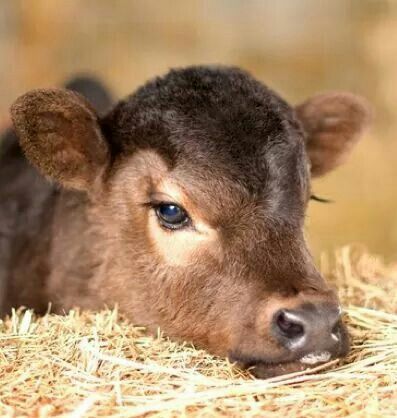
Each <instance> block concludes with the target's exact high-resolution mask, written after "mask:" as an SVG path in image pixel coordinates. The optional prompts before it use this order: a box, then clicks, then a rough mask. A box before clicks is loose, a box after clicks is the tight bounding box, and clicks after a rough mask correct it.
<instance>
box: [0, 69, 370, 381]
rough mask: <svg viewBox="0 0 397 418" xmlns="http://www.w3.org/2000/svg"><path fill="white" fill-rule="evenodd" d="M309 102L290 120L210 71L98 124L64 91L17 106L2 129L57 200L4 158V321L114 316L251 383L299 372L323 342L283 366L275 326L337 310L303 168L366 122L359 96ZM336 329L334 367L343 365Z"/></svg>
mask: <svg viewBox="0 0 397 418" xmlns="http://www.w3.org/2000/svg"><path fill="white" fill-rule="evenodd" d="M313 100H314V101H308V102H307V103H306V104H303V105H301V106H299V107H298V109H297V115H298V117H299V119H297V117H296V115H295V113H294V111H293V109H291V108H290V107H289V106H288V105H287V104H286V103H285V102H283V101H282V100H281V99H280V98H279V97H278V96H277V95H275V93H273V92H271V91H270V90H268V89H266V88H265V87H264V86H263V85H261V84H260V83H259V82H257V81H256V80H254V79H252V78H251V77H250V76H249V75H247V74H246V73H244V72H241V71H240V70H237V69H227V68H220V69H216V68H215V69H211V68H209V69H208V68H205V67H203V68H200V67H198V68H192V69H186V70H180V71H179V72H178V71H175V72H171V73H170V75H168V76H167V77H165V78H164V79H158V80H155V81H154V82H152V83H149V84H148V85H147V86H146V87H144V88H143V89H141V90H139V91H138V92H137V93H136V94H135V95H133V96H131V97H130V98H128V99H127V100H125V101H124V102H121V103H120V104H119V105H117V106H116V107H115V108H114V109H113V111H111V112H110V113H109V114H108V115H106V116H105V117H103V118H99V117H98V116H96V114H95V112H94V110H93V108H92V107H91V105H89V104H88V103H87V102H86V100H85V99H83V98H82V97H81V96H79V95H78V94H76V93H72V92H69V91H65V90H56V89H52V90H36V91H33V92H30V93H27V94H26V95H24V96H22V97H21V98H19V99H18V100H17V101H16V103H15V104H14V105H13V107H12V117H13V121H14V125H15V129H16V132H17V134H18V137H19V141H20V144H21V146H22V148H23V151H24V152H25V154H26V157H27V159H28V160H29V161H31V162H32V163H33V164H34V165H35V166H36V167H37V168H38V169H39V170H40V172H41V173H42V174H44V175H45V176H47V177H49V178H51V179H54V180H55V181H57V182H58V183H59V184H60V185H61V186H62V189H61V190H58V188H57V187H56V186H54V185H51V184H50V183H48V182H46V181H45V180H44V179H41V178H40V176H38V174H37V173H36V172H35V171H34V170H33V169H32V168H31V167H30V166H29V165H28V164H27V163H26V160H24V159H23V158H22V157H21V156H18V152H16V155H15V158H11V156H12V153H11V152H10V151H8V152H6V153H5V154H4V155H5V157H3V161H4V165H3V167H1V168H0V179H2V183H0V196H1V197H2V202H4V201H5V202H6V204H4V203H1V204H0V227H1V226H3V229H5V230H6V233H5V235H4V234H3V235H2V236H0V237H3V238H0V239H2V240H3V241H0V244H1V243H2V245H3V247H4V248H3V250H1V248H2V247H1V246H0V250H1V251H0V256H2V257H3V259H4V265H5V266H6V268H3V270H0V283H1V282H3V283H5V288H6V295H5V298H4V301H3V307H2V308H3V311H7V310H8V309H9V308H10V307H11V306H19V305H25V306H30V307H33V308H35V309H36V310H38V311H41V312H42V311H43V310H45V309H46V307H47V303H48V302H51V303H52V304H53V310H55V311H56V312H63V311H65V310H68V309H70V308H72V307H73V306H76V305H78V306H81V307H83V308H94V309H96V308H100V307H101V306H103V305H105V304H106V305H108V306H113V305H114V304H118V305H119V307H120V309H121V310H122V311H123V312H124V313H126V314H127V315H128V316H129V317H130V318H131V320H132V321H134V322H135V323H138V324H142V325H145V326H147V327H148V328H149V329H150V330H153V331H154V330H156V328H157V327H158V326H160V327H161V328H162V329H163V330H164V331H165V332H166V333H167V334H168V335H169V336H171V337H175V338H177V339H180V340H187V341H193V342H194V343H195V344H197V345H199V346H202V347H205V348H207V349H209V350H210V351H211V352H213V353H215V354H220V355H227V354H229V355H230V357H231V358H232V359H236V360H238V361H239V362H241V363H242V364H245V365H250V364H256V365H259V366H258V370H259V374H261V375H264V374H266V373H265V372H264V371H263V370H269V373H271V374H277V373H281V372H283V371H285V370H296V369H300V368H301V367H302V366H301V365H300V364H298V362H296V360H297V359H298V358H299V356H300V357H301V356H303V355H304V354H305V353H306V351H308V350H309V351H310V350H315V349H322V347H323V346H324V347H326V346H325V345H324V344H325V343H323V342H322V341H321V339H320V337H319V339H318V340H316V341H313V342H312V343H311V345H310V347H309V346H308V347H306V351H301V352H298V353H296V352H294V353H293V352H290V351H289V350H288V349H287V348H286V347H284V346H282V344H281V343H280V341H279V340H278V339H277V336H276V335H275V334H274V332H273V330H272V321H273V316H274V313H275V312H277V311H278V310H279V309H298V308H300V307H301V306H309V305H310V306H314V307H321V309H324V312H330V314H329V315H331V312H336V311H337V310H338V301H337V298H336V296H335V293H334V292H333V291H331V290H330V289H329V287H328V286H327V284H326V283H325V281H324V279H323V278H322V277H321V275H320V274H319V272H318V271H317V269H316V268H315V266H314V264H313V262H312V259H311V256H310V253H309V251H308V249H307V246H306V243H305V240H304V237H303V232H302V227H303V217H304V212H305V209H306V206H307V202H308V198H309V195H310V186H309V176H308V170H309V160H308V157H307V156H309V157H310V161H311V166H312V174H313V175H320V174H322V173H324V172H326V171H328V170H330V169H331V168H334V167H335V166H336V165H337V164H339V162H340V161H341V160H342V159H343V158H344V157H342V155H343V154H344V153H346V152H347V151H350V148H351V146H352V144H353V143H354V142H355V141H356V139H357V138H358V135H359V133H361V131H362V128H363V126H364V125H365V123H366V120H367V118H368V115H369V113H368V111H367V107H366V106H367V105H366V104H365V102H364V101H362V100H361V99H359V98H357V97H356V96H352V95H346V94H331V95H323V96H319V97H317V98H315V99H313ZM227 106H229V107H227ZM329 109H331V111H330V110H329ZM330 115H332V121H329V120H328V119H327V118H329V117H330ZM324 117H325V121H324ZM301 124H302V125H301ZM302 126H303V127H304V129H305V131H303V130H302ZM305 136H306V139H305ZM305 140H306V142H305ZM330 142H332V143H334V145H333V146H330V145H329V143H330ZM10 143H12V140H10ZM305 144H306V148H305ZM13 146H16V145H15V144H14V145H13ZM7 170H8V171H7ZM10 178H13V183H12V185H11V186H10V185H8V183H7V182H9V179H10ZM10 187H11V189H10ZM34 187H36V188H37V190H36V189H34ZM159 196H160V198H159ZM164 196H165V197H164ZM4 197H5V199H4ZM153 199H157V200H158V199H163V200H166V201H172V202H175V203H177V204H179V205H181V206H183V207H184V208H185V210H186V211H187V212H188V213H189V215H190V217H191V220H192V224H193V226H194V227H192V228H188V229H184V230H181V231H170V230H166V229H164V228H163V227H162V226H160V225H159V223H158V220H157V217H156V214H155V211H154V210H153V209H152V207H151V203H150V202H151V200H153ZM7 205H8V206H7ZM13 205H14V207H17V208H18V209H17V210H16V211H15V210H14V208H13ZM36 206H37V207H38V209H37V210H33V209H34V207H36ZM21 218H22V219H23V218H29V219H26V221H25V222H24V223H22V224H21V225H18V226H15V225H16V223H18V222H19V223H20V219H21ZM34 221H35V222H36V223H35V224H34V226H33V224H32V223H33V222H34ZM323 307H325V308H323ZM319 309H320V308H319ZM332 315H334V314H332ZM335 315H339V314H335ZM338 327H339V328H340V330H339V331H338V332H340V335H341V342H340V346H338V347H337V348H335V351H334V353H333V354H334V355H335V356H336V355H343V354H344V353H345V352H346V341H347V340H346V336H345V334H346V332H345V330H344V327H343V326H342V325H341V324H339V325H338ZM319 335H320V334H319ZM324 349H325V348H324ZM277 365H279V366H277Z"/></svg>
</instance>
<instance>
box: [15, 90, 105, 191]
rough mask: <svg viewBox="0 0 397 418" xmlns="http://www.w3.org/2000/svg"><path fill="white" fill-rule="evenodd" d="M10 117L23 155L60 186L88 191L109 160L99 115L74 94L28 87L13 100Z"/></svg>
mask: <svg viewBox="0 0 397 418" xmlns="http://www.w3.org/2000/svg"><path fill="white" fill-rule="evenodd" d="M11 117H12V120H13V123H14V127H15V130H16V133H17V135H18V137H19V141H20V144H21V147H22V149H23V150H24V152H25V154H26V157H27V158H28V159H29V160H30V161H31V162H32V163H33V164H34V165H35V166H36V167H37V168H38V169H39V171H40V172H41V173H42V174H44V175H45V176H48V177H50V178H52V179H54V180H56V181H58V182H59V183H60V184H62V185H63V186H65V187H68V188H73V189H80V190H87V189H89V187H90V185H91V184H92V183H93V182H94V180H95V178H96V177H97V176H98V175H99V174H100V173H101V172H102V169H103V167H104V166H105V165H106V163H107V161H108V158H109V151H108V146H107V143H106V141H105V139H104V138H103V136H102V133H101V130H100V126H99V124H98V117H97V115H96V113H95V111H94V110H93V108H92V107H91V105H90V104H89V103H88V102H87V101H86V100H85V99H84V98H83V97H82V96H80V95H79V94H77V93H74V92H71V91H68V90H64V89H40V90H33V91H31V92H28V93H26V94H24V95H23V96H21V97H19V98H18V99H17V100H16V102H15V103H14V104H13V105H12V107H11Z"/></svg>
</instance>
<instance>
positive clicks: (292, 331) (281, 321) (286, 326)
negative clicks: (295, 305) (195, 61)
mask: <svg viewBox="0 0 397 418" xmlns="http://www.w3.org/2000/svg"><path fill="white" fill-rule="evenodd" d="M275 323H276V325H277V328H278V330H279V331H280V332H281V334H282V335H283V336H285V337H287V338H289V339H296V338H299V337H302V336H303V335H304V333H305V329H304V327H303V325H302V323H301V322H300V321H299V318H297V317H296V316H295V315H293V314H291V313H289V312H288V311H284V310H282V311H280V312H278V313H277V314H276V318H275Z"/></svg>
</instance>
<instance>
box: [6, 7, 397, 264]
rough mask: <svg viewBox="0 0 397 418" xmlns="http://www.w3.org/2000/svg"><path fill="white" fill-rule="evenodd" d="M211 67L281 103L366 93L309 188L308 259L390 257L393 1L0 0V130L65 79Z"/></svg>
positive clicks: (122, 88) (140, 79)
mask: <svg viewBox="0 0 397 418" xmlns="http://www.w3.org/2000/svg"><path fill="white" fill-rule="evenodd" d="M199 63H200V64H203V63H222V64H232V65H238V66H241V67H243V68H245V69H247V70H249V71H250V72H252V73H253V74H254V75H255V76H256V77H257V78H259V79H260V80H263V81H264V82H265V83H267V84H268V85H269V86H270V87H272V88H273V89H275V90H276V91H278V92H279V93H281V94H282V95H283V96H284V98H286V99H287V100H289V101H290V102H291V103H298V102H299V101H302V100H304V99H305V98H307V97H308V96H310V95H313V94H315V93H317V92H320V91H325V90H348V91H352V92H355V93H359V94H362V95H364V96H366V97H367V98H368V99H369V100H370V102H371V103H372V104H373V105H374V107H375V110H376V120H375V124H374V126H373V128H372V130H371V131H370V132H369V133H368V134H367V135H366V137H365V138H364V140H363V141H362V142H361V143H360V144H359V146H358V147H357V149H356V150H355V152H354V155H353V156H352V158H351V159H350V161H349V162H348V164H347V165H346V166H343V167H341V168H339V169H338V170H337V171H335V172H334V173H332V174H330V175H328V176H327V177H326V178H324V179H319V180H316V181H315V182H314V185H313V188H314V192H315V193H316V194H318V195H319V196H321V197H325V198H329V199H332V200H333V201H334V203H332V204H321V203H316V202H312V203H311V205H310V209H309V213H308V217H307V235H308V238H309V241H310V243H311V246H312V248H313V250H314V253H315V255H316V257H317V258H318V257H319V255H320V253H322V252H324V251H330V250H333V249H334V248H336V247H339V246H341V245H345V244H348V243H360V244H363V245H364V246H366V247H367V248H368V249H369V250H370V251H372V252H374V253H379V254H382V255H383V256H384V257H385V258H386V259H387V260H392V259H393V258H394V260H395V259H397V190H396V189H397V187H396V186H397V1H394V0H333V1H329V0H278V1H268V0H212V1H208V0H207V1H204V0H201V1H199V0H197V1H196V0H162V1H156V0H136V1H135V0H112V1H109V0H63V1H55V0H34V1H28V0H0V77H1V78H0V80H1V81H0V86H1V95H0V127H1V126H6V125H7V124H8V123H9V121H8V108H9V106H10V104H11V103H12V101H13V100H14V99H15V98H16V97H17V96H18V95H20V94H22V93H24V92H25V91H26V90H29V89H31V88H35V87H45V86H54V85H59V84H60V83H62V81H63V80H65V79H66V78H68V77H69V76H70V75H71V74H73V73H76V72H92V73H95V74H97V75H99V76H100V77H102V78H103V79H104V80H105V81H106V82H107V83H108V84H109V86H110V87H111V88H112V90H113V91H114V93H115V94H116V95H117V96H124V95H126V94H128V93H131V92H132V91H133V90H134V89H135V88H136V87H137V86H139V85H141V84H142V83H144V82H145V81H146V80H147V79H149V78H151V77H153V76H155V75H160V74H161V73H164V72H165V71H167V70H168V69H169V68H170V67H178V66H186V65H191V64H199Z"/></svg>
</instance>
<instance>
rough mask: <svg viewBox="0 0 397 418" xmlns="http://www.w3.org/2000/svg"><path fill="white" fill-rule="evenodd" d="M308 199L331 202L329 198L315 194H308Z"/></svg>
mask: <svg viewBox="0 0 397 418" xmlns="http://www.w3.org/2000/svg"><path fill="white" fill-rule="evenodd" d="M310 200H314V201H316V202H319V203H333V201H332V200H330V199H324V198H323V197H319V196H316V195H315V194H311V195H310Z"/></svg>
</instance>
